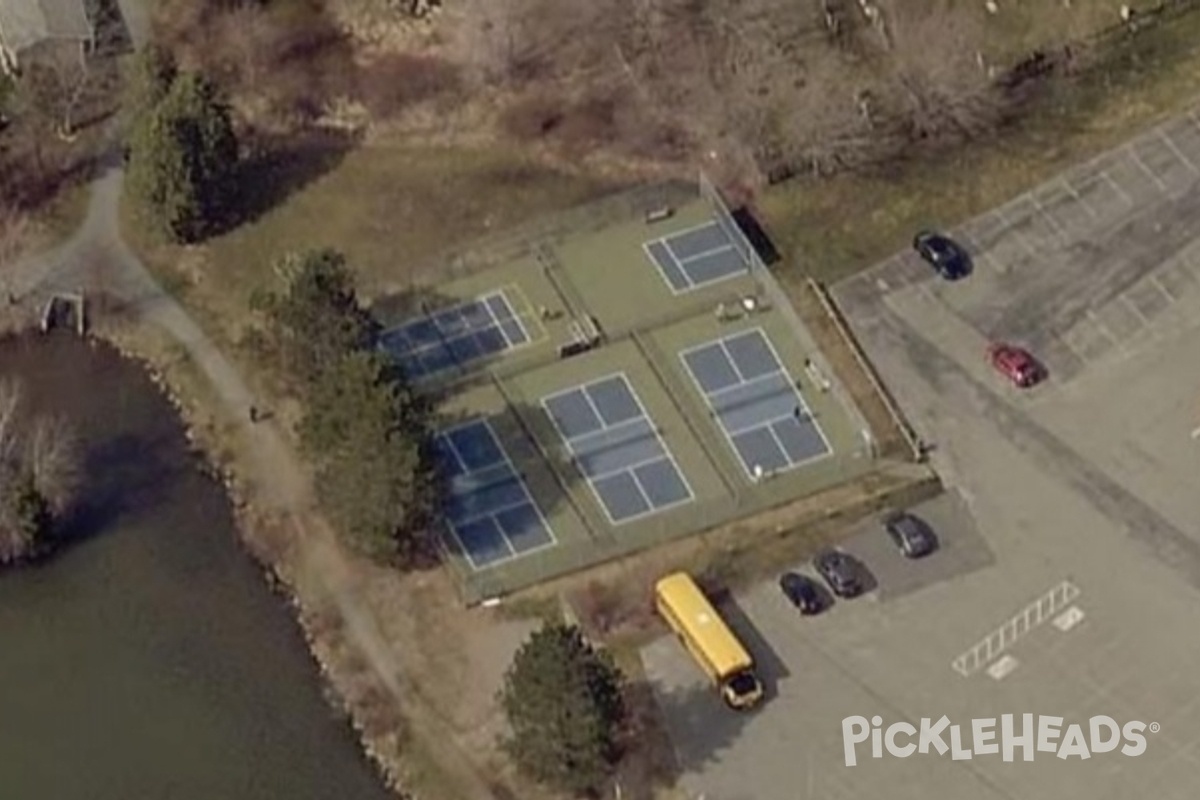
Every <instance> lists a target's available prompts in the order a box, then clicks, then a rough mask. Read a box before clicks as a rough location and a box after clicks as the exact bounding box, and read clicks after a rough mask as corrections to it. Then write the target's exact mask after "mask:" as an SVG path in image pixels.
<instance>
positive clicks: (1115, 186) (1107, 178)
mask: <svg viewBox="0 0 1200 800" xmlns="http://www.w3.org/2000/svg"><path fill="white" fill-rule="evenodd" d="M1100 177H1102V178H1104V180H1105V182H1107V183H1108V185H1109V186H1111V187H1112V189H1113V191H1114V192H1116V193H1117V194H1119V195H1120V196H1121V199H1122V200H1124V201H1125V205H1127V206H1129V207H1130V208H1132V207H1133V198H1132V197H1130V196H1129V193H1128V192H1126V191H1125V190H1124V189H1122V188H1121V185H1120V184H1119V183H1117V182H1116V181H1115V180H1113V177H1112V175H1109V174H1108V171H1107V170H1106V171H1104V172H1101V173H1100Z"/></svg>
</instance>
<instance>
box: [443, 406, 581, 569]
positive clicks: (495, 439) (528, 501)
mask: <svg viewBox="0 0 1200 800" xmlns="http://www.w3.org/2000/svg"><path fill="white" fill-rule="evenodd" d="M477 425H483V426H484V427H485V428H486V429H487V432H488V436H490V437H491V438H492V444H494V445H496V448H497V449H498V450H499V451H500V455H501V456H503V457H504V460H503V461H497V462H496V463H495V464H489V465H488V466H487V467H485V468H484V469H491V468H492V467H494V466H498V465H500V464H506V465H507V466H508V469H509V472H511V473H512V475H513V476H514V477H515V478H516V479H517V485H518V486H520V487H521V494H522V495H523V496H524V498H525V499H524V501H523V502H520V503H512V504H510V505H507V506H504V507H503V508H496V509H492V510H490V511H487V512H484V513H481V514H477V515H476V516H474V517H471V518H470V519H468V520H466V521H464V522H463V525H468V524H470V523H472V522H476V521H478V520H481V519H483V518H485V517H489V518H491V520H492V522H493V523H495V525H496V530H497V531H499V533H500V536H501V537H503V539H504V545H505V546H506V547H507V548H508V552H509V554H508V555H507V556H504V557H503V558H497V559H494V560H492V561H489V562H488V563H486V564H477V563H476V562H475V559H474V558H473V557H472V556H471V549H470V548H469V547H467V545H466V543H465V542H464V541H463V538H462V536H461V535H460V534H459V532H458V525H457V524H455V523H454V522H450V523H449V526H448V527H449V529H450V534H451V535H452V536H453V537H454V540H455V541H456V542H458V549H459V550H460V551H461V552H462V554H463V556H464V557H465V558H466V559H467V563H468V564H470V565H471V569H472V571H474V572H480V571H482V570H485V569H491V568H492V567H498V566H500V565H501V564H505V563H507V562H509V561H512V560H513V559H516V558H523V557H525V556H527V555H532V554H533V553H536V552H539V551H541V550H545V549H547V548H549V547H553V546H554V545H556V544H558V537H556V536H555V535H554V529H553V528H552V527H550V522H549V520H547V519H546V517H545V515H544V514H543V513H542V508H541V506H539V505H538V504H537V501H536V500H534V499H533V495H532V494H530V492H529V487H528V486H527V485H526V484H525V479H524V478H522V477H521V473H520V472H518V471H517V468H516V466H515V465H514V464H513V462H512V459H511V458H510V457H509V455H508V451H507V450H505V449H504V445H503V444H502V443H501V442H500V437H499V436H497V435H496V431H495V430H494V429H493V428H492V424H491V423H490V422H489V421H488V420H486V419H476V420H470V421H468V422H464V423H461V424H459V425H454V426H452V427H449V428H446V429H444V430H442V431H439V432H438V436H440V437H442V438H443V439H445V441H446V444H448V445H449V446H450V449H451V450H452V451H453V453H454V457H455V458H456V459H458V461H459V463H461V464H462V466H463V467H464V468H465V467H466V462H465V461H464V460H463V458H462V455H461V454H460V453H459V452H458V447H457V446H455V444H454V442H453V441H451V440H450V437H449V436H448V435H447V434H449V433H451V432H453V431H457V430H461V429H463V428H471V427H475V426H477ZM479 471H481V470H467V474H470V473H471V472H479ZM522 505H529V506H530V507H531V508H532V509H533V511H534V513H535V514H537V517H538V521H539V522H541V524H542V530H544V531H546V535H547V536H549V537H550V541H548V542H546V543H545V544H541V545H538V546H537V547H531V548H530V549H528V550H521V551H520V552H518V551H517V548H515V547H514V546H513V543H512V540H511V539H509V538H508V534H507V533H505V531H504V528H503V527H501V525H500V521H499V520H498V519H496V515H497V514H499V513H501V512H504V511H508V510H510V509H513V508H518V507H520V506H522ZM447 521H448V520H447ZM448 522H449V521H448Z"/></svg>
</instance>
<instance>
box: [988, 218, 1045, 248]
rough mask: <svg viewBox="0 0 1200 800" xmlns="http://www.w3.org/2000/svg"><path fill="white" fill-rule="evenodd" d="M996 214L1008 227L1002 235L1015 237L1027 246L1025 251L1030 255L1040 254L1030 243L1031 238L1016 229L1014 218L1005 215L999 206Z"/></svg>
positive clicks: (1023, 245)
mask: <svg viewBox="0 0 1200 800" xmlns="http://www.w3.org/2000/svg"><path fill="white" fill-rule="evenodd" d="M995 214H996V216H997V217H999V218H1000V221H1001V222H1003V223H1004V226H1005V228H1006V230H1005V231H1004V233H1003V234H1001V235H1002V236H1011V237H1013V238H1014V239H1016V240H1017V241H1018V242H1020V243H1021V246H1022V247H1024V248H1025V251H1026V252H1027V253H1029V255H1031V256H1037V254H1038V252H1037V250H1035V249H1034V247H1033V245H1031V244H1030V243H1029V239H1027V238H1026V237H1025V235H1024V234H1023V233H1021V232H1020V231H1019V230H1017V229H1016V227H1015V226H1014V225H1013V222H1012V220H1010V219H1009V218H1008V217H1006V216H1005V215H1004V212H1003V211H1001V210H1000V209H998V208H997V209H996V210H995Z"/></svg>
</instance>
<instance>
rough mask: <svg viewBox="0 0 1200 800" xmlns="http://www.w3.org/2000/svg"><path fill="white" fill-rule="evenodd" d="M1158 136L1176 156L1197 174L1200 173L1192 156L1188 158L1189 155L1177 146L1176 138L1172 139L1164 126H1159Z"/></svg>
mask: <svg viewBox="0 0 1200 800" xmlns="http://www.w3.org/2000/svg"><path fill="white" fill-rule="evenodd" d="M1158 136H1159V138H1160V139H1162V140H1163V144H1165V145H1166V146H1167V147H1168V148H1170V150H1171V152H1172V153H1174V154H1175V157H1176V158H1178V159H1179V160H1180V161H1182V162H1183V163H1184V164H1187V165H1188V169H1190V170H1191V171H1192V172H1194V173H1196V174H1197V175H1200V169H1196V165H1195V164H1194V163H1192V160H1191V159H1190V158H1188V157H1187V156H1185V155H1184V154H1183V151H1182V150H1180V149H1179V148H1178V147H1176V146H1175V142H1174V140H1172V139H1171V137H1170V136H1168V135H1167V132H1166V131H1164V130H1163V129H1162V128H1159V129H1158Z"/></svg>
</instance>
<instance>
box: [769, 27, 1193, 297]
mask: <svg viewBox="0 0 1200 800" xmlns="http://www.w3.org/2000/svg"><path fill="white" fill-rule="evenodd" d="M1110 55H1111V56H1112V57H1111V58H1108V59H1106V62H1105V64H1104V66H1102V67H1096V68H1094V69H1092V70H1089V71H1088V72H1086V73H1084V74H1081V75H1079V76H1077V77H1075V78H1072V79H1065V78H1063V79H1055V80H1053V81H1052V82H1051V83H1049V84H1048V85H1047V86H1046V87H1044V91H1043V92H1042V94H1041V95H1040V96H1039V97H1037V98H1036V99H1034V100H1033V101H1031V107H1030V108H1029V111H1028V113H1027V114H1025V115H1024V116H1023V117H1022V119H1021V120H1020V121H1019V122H1017V123H1014V124H1013V125H1012V126H1010V127H1009V128H1007V129H1006V130H1004V131H1001V132H999V133H998V134H997V135H996V136H995V137H993V138H991V139H989V140H986V141H979V142H976V143H974V144H971V145H969V146H966V147H960V148H957V149H948V150H946V151H944V152H941V153H938V154H937V155H936V156H933V155H927V156H923V157H920V158H914V159H913V160H911V161H908V162H905V163H902V164H899V165H897V166H895V167H893V168H891V169H889V170H887V171H882V170H881V171H879V172H876V173H874V174H854V173H846V174H843V175H840V176H836V177H834V178H828V179H822V180H812V179H807V178H804V179H796V180H793V181H789V182H787V183H784V184H780V185H779V186H776V187H773V188H771V189H768V190H767V191H765V192H764V193H763V194H762V195H761V196H760V197H759V199H758V206H759V210H760V212H761V213H762V215H763V217H764V219H765V222H766V225H767V227H768V229H769V230H770V232H771V235H772V237H773V238H774V240H775V243H776V245H777V246H778V248H779V251H780V253H781V254H782V256H783V259H784V261H783V263H782V265H781V268H780V274H781V276H782V277H784V278H785V279H787V278H789V277H790V278H793V279H794V278H798V277H800V276H802V275H810V276H812V277H813V278H816V279H817V280H821V281H826V282H833V281H836V280H838V279H840V278H843V277H846V276H847V275H850V274H852V273H854V272H857V271H859V270H861V269H863V268H865V267H867V266H870V265H871V264H873V263H875V262H877V261H879V260H881V259H883V258H885V257H887V256H888V255H890V254H891V253H894V252H896V251H897V250H900V249H902V248H904V247H907V246H908V243H909V241H910V240H911V237H912V233H913V231H915V230H917V229H918V228H921V227H925V226H934V227H943V228H948V227H951V226H954V225H957V224H959V223H961V222H963V221H965V220H968V219H970V218H971V217H973V216H975V215H976V214H979V213H982V212H983V211H985V210H987V209H989V208H991V207H993V206H997V205H1000V204H1002V203H1003V202H1004V201H1005V200H1008V199H1009V198H1011V197H1014V196H1016V195H1018V194H1020V193H1021V192H1023V191H1025V190H1027V189H1029V188H1031V187H1033V186H1036V185H1037V184H1039V183H1041V182H1043V181H1044V180H1046V179H1048V178H1049V177H1051V176H1053V175H1054V174H1056V173H1058V172H1059V171H1061V170H1063V169H1064V168H1066V167H1068V166H1070V165H1071V164H1075V163H1078V162H1081V161H1084V160H1086V159H1087V158H1089V157H1091V156H1094V155H1096V154H1098V153H1101V152H1103V151H1104V150H1106V149H1108V148H1110V147H1113V146H1114V145H1116V144H1118V143H1120V142H1122V141H1124V140H1125V139H1128V138H1130V137H1131V136H1133V135H1134V134H1135V133H1137V132H1138V131H1141V130H1143V129H1145V128H1147V127H1150V126H1151V125H1153V124H1155V123H1157V122H1159V121H1161V120H1163V119H1166V118H1169V117H1170V116H1171V115H1172V114H1175V113H1178V112H1179V111H1180V110H1182V109H1183V108H1185V107H1186V106H1187V104H1188V103H1189V102H1193V101H1194V100H1195V99H1196V98H1197V94H1198V93H1200V82H1198V81H1197V78H1196V76H1197V75H1200V11H1193V12H1189V13H1186V14H1184V15H1182V16H1179V17H1176V18H1174V19H1171V20H1165V21H1164V22H1163V23H1162V24H1159V25H1155V26H1153V27H1151V28H1147V29H1145V30H1143V31H1142V32H1141V33H1139V34H1138V35H1137V36H1136V37H1133V38H1131V40H1130V41H1128V42H1127V43H1126V44H1125V46H1122V47H1120V48H1117V49H1116V50H1115V51H1114V52H1113V53H1111V54H1110Z"/></svg>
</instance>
